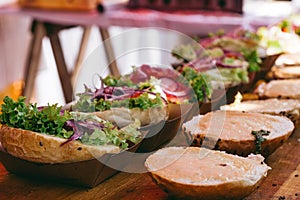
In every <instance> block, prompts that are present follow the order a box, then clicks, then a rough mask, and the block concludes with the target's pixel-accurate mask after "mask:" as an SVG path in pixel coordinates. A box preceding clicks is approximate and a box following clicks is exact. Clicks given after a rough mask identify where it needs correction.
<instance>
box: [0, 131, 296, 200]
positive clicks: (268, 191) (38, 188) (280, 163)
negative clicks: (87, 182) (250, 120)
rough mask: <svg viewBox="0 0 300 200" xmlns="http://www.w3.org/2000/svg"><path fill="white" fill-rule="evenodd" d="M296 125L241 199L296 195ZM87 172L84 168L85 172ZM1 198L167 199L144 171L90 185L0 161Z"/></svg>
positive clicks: (268, 159)
mask: <svg viewBox="0 0 300 200" xmlns="http://www.w3.org/2000/svg"><path fill="white" fill-rule="evenodd" d="M299 138H300V129H299V128H298V129H297V131H295V133H294V134H293V135H292V136H291V138H290V139H289V140H288V141H287V142H286V143H284V144H283V145H282V146H281V147H280V148H279V149H277V150H276V151H275V152H274V153H273V154H272V155H271V156H269V157H268V158H267V159H266V162H267V163H268V165H270V166H271V167H272V170H271V171H270V172H269V174H268V176H267V177H266V178H265V179H264V181H263V182H262V184H261V185H260V186H259V188H258V189H257V190H255V191H254V192H253V193H252V194H251V195H250V196H248V197H247V198H245V200H252V199H280V197H283V196H284V197H285V198H286V199H292V200H294V199H300V198H299V196H297V195H299V193H300V191H299V189H300V156H299V152H300V140H299ZM87 173H88V172H87ZM0 197H1V199H2V198H3V199H18V200H19V199H25V200H27V199H28V200H29V199H72V200H79V199H80V200H81V199H102V200H103V199H154V200H166V199H169V198H168V195H167V193H165V192H164V191H163V190H162V189H160V188H159V187H158V186H157V185H156V184H155V183H153V182H152V180H151V178H150V176H149V175H148V174H146V173H143V174H134V173H125V172H122V173H119V174H117V175H115V176H113V177H112V178H110V179H108V180H106V181H105V182H103V183H101V184H100V185H98V186H97V187H94V188H92V189H87V188H82V187H75V186H70V185H63V184H59V183H53V182H48V181H45V180H42V181H36V180H30V179H26V178H22V177H19V176H16V175H14V174H10V173H8V172H7V171H6V170H5V169H4V167H3V166H2V165H1V164H0Z"/></svg>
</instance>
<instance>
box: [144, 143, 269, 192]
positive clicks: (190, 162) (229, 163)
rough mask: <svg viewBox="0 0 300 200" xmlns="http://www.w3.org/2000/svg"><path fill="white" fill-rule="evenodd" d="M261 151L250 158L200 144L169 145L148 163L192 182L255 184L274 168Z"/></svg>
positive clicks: (155, 170)
mask: <svg viewBox="0 0 300 200" xmlns="http://www.w3.org/2000/svg"><path fill="white" fill-rule="evenodd" d="M263 160H264V158H263V157H262V156H260V155H251V156H249V157H247V158H244V157H239V156H236V155H231V154H227V153H225V152H221V151H213V150H209V149H205V148H198V147H187V148H184V147H169V148H164V149H160V150H158V151H157V152H156V153H154V154H153V155H151V156H149V157H148V159H147V160H146V163H145V165H146V167H147V169H148V170H149V171H150V172H151V173H154V174H155V175H157V176H160V177H162V178H164V179H168V180H169V181H170V182H176V183H181V184H184V185H191V186H197V185H202V186H209V185H213V186H216V185H219V184H224V183H230V182H239V181H242V182H240V183H242V185H240V186H241V187H242V186H244V187H247V186H250V185H254V184H255V183H256V182H258V181H259V180H260V179H261V177H263V176H265V175H266V173H267V171H268V170H269V169H270V168H269V167H268V166H267V165H266V164H264V163H263Z"/></svg>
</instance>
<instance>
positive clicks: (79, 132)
mask: <svg viewBox="0 0 300 200" xmlns="http://www.w3.org/2000/svg"><path fill="white" fill-rule="evenodd" d="M1 107H2V110H1V114H0V123H1V124H5V125H7V126H10V127H14V128H20V129H24V130H29V131H34V132H38V133H42V134H49V135H53V136H57V137H60V138H64V139H66V141H65V142H64V143H62V144H61V145H64V144H66V143H68V142H71V141H73V140H79V141H81V142H82V143H83V144H88V145H108V144H113V145H116V146H119V147H120V148H122V149H125V148H127V147H128V142H131V143H134V144H136V143H137V142H139V141H140V140H141V133H140V132H139V131H138V128H139V127H140V121H138V120H136V121H135V122H134V123H133V124H130V125H128V126H126V127H124V128H122V129H119V128H118V127H117V126H115V125H114V124H112V123H111V122H109V121H105V120H103V119H101V118H99V117H97V116H95V115H93V114H86V113H80V112H70V111H67V110H63V109H62V107H60V106H58V105H57V104H54V105H48V106H44V107H37V105H36V104H26V103H25V97H19V98H18V100H17V101H14V100H13V99H11V98H10V97H5V98H4V103H3V104H2V106H1Z"/></svg>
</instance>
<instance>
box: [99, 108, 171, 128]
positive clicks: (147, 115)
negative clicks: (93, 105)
mask: <svg viewBox="0 0 300 200" xmlns="http://www.w3.org/2000/svg"><path fill="white" fill-rule="evenodd" d="M95 115H97V116H98V117H100V118H101V119H104V120H107V121H110V122H112V123H115V124H117V125H118V126H119V127H124V126H126V125H128V124H130V123H133V122H134V121H135V119H138V120H139V121H140V122H141V125H142V126H146V125H150V124H157V123H158V122H160V121H165V120H167V119H168V110H167V107H166V106H165V107H160V106H157V107H151V108H148V109H146V110H142V109H140V108H131V109H129V108H125V107H119V108H111V109H110V110H106V111H102V112H95Z"/></svg>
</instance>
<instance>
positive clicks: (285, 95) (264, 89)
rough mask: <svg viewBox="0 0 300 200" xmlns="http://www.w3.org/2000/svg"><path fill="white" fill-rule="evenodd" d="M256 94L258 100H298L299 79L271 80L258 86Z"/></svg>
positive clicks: (299, 91) (299, 93)
mask: <svg viewBox="0 0 300 200" xmlns="http://www.w3.org/2000/svg"><path fill="white" fill-rule="evenodd" d="M256 93H257V94H258V95H259V96H260V98H265V99H266V98H282V99H300V79H288V80H272V81H270V82H269V83H262V84H260V85H259V86H258V87H257V89H256Z"/></svg>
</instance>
